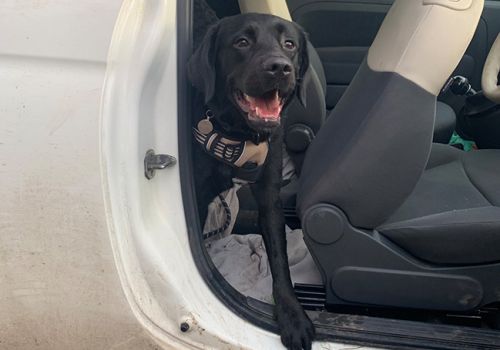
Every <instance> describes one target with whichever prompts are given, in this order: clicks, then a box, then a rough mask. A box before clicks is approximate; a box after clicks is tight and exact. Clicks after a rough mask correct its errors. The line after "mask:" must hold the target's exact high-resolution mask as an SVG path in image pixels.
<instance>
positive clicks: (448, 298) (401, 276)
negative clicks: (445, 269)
mask: <svg viewBox="0 0 500 350" xmlns="http://www.w3.org/2000/svg"><path fill="white" fill-rule="evenodd" d="M368 281H376V283H373V282H372V283H367V282H368ZM331 284H332V285H331V287H332V289H333V290H334V292H335V294H337V296H338V297H340V298H341V299H343V300H346V301H350V302H355V303H365V304H376V305H389V306H390V305H393V304H394V300H393V299H394V296H397V297H398V298H399V300H398V302H399V303H402V304H404V305H412V307H414V308H420V309H432V310H457V311H465V310H470V309H473V308H475V307H477V306H478V305H479V303H480V302H481V299H482V297H483V288H482V287H481V284H480V283H479V282H478V281H476V280H474V279H472V278H470V277H466V276H453V275H445V274H439V273H430V272H413V271H402V270H391V269H374V268H367V267H354V266H345V267H342V268H340V269H338V270H337V271H335V273H334V274H333V277H332V281H331ZM422 286H425V288H422Z"/></svg>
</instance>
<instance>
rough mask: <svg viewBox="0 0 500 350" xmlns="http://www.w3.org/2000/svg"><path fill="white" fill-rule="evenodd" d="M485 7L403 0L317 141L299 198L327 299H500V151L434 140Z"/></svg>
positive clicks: (450, 306) (435, 303) (476, 0)
mask: <svg viewBox="0 0 500 350" xmlns="http://www.w3.org/2000/svg"><path fill="white" fill-rule="evenodd" d="M483 6H484V1H483V0H458V1H450V0H423V1H406V0H396V1H395V2H394V4H393V6H392V8H391V10H390V11H389V13H388V14H387V17H386V19H385V20H384V23H383V25H382V27H381V28H380V30H379V33H378V34H377V37H376V39H375V41H374V43H373V45H372V46H371V48H370V50H369V53H368V56H367V58H366V60H365V62H364V63H363V64H362V66H361V68H360V69H359V71H358V73H357V75H356V77H355V78H354V80H353V81H352V83H351V85H350V86H349V88H348V90H347V91H346V93H345V94H344V96H343V97H342V99H341V101H340V102H339V104H338V105H337V107H336V109H335V110H334V112H333V114H332V116H331V117H330V118H328V120H327V121H326V122H325V124H324V125H323V126H322V128H321V130H320V131H319V132H318V135H317V136H316V138H315V139H314V141H313V142H312V143H311V145H310V147H309V150H308V153H307V155H306V158H305V160H304V166H303V169H302V176H301V178H300V188H299V193H298V199H297V204H298V212H299V214H300V217H301V219H302V226H303V229H304V237H305V240H306V243H307V245H308V247H309V249H310V251H311V253H312V255H313V257H314V259H315V261H316V263H317V265H318V267H319V268H320V270H321V273H322V276H323V280H324V282H325V286H326V290H327V303H329V304H350V305H360V304H361V305H381V306H393V307H408V308H421V309H433V310H453V311H464V310H472V309H474V308H477V307H479V306H482V305H486V304H489V303H492V302H496V301H499V299H500V297H499V295H498V290H500V278H498V276H500V263H499V262H500V249H498V247H500V151H498V150H482V151H475V152H471V153H465V152H461V151H459V150H457V149H454V148H452V147H451V146H446V145H440V144H434V145H432V133H433V124H434V115H435V111H436V96H437V95H438V93H439V91H440V88H441V86H442V85H443V83H444V82H445V80H446V79H447V78H448V76H449V75H450V74H451V72H452V71H453V69H454V68H455V67H456V65H457V64H458V62H459V61H460V58H461V57H462V55H463V53H464V51H465V49H466V48H467V45H468V44H469V42H470V40H471V39H472V36H473V34H474V31H475V28H476V26H477V23H478V20H479V18H480V15H481V12H482V9H483ZM403 24H404V26H403ZM444 46H446V48H447V50H440V48H442V47H444ZM367 86H368V87H377V88H376V89H375V88H374V89H373V91H375V92H376V93H373V94H365V93H364V91H365V90H366V88H367Z"/></svg>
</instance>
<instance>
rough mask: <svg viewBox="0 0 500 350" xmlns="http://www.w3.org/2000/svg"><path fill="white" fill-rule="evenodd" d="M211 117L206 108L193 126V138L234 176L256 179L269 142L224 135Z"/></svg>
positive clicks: (251, 180) (252, 180) (246, 179)
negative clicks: (227, 167)
mask: <svg viewBox="0 0 500 350" xmlns="http://www.w3.org/2000/svg"><path fill="white" fill-rule="evenodd" d="M212 118H213V113H212V112H211V111H210V110H207V112H206V113H205V119H202V120H200V121H199V122H198V125H197V127H196V128H193V134H194V138H195V140H196V141H197V142H198V143H199V144H200V145H201V146H202V147H203V150H204V151H205V152H206V153H208V154H209V155H210V156H212V157H214V158H215V159H217V160H219V161H221V162H223V163H225V164H227V165H229V166H231V167H232V168H233V177H234V178H236V179H238V180H243V181H246V182H255V181H257V180H258V179H259V177H260V175H261V172H262V166H263V165H264V163H265V162H266V158H267V153H268V151H269V142H268V141H264V142H260V143H258V144H255V143H253V142H252V141H241V140H232V139H229V138H227V137H224V136H222V135H221V134H220V133H219V132H217V131H216V130H214V126H213V124H212V122H211V121H210V119H212Z"/></svg>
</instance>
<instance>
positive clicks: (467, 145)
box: [449, 132, 477, 152]
mask: <svg viewBox="0 0 500 350" xmlns="http://www.w3.org/2000/svg"><path fill="white" fill-rule="evenodd" d="M449 144H450V145H457V144H458V145H462V147H463V149H464V151H465V152H469V151H473V150H474V149H477V146H476V144H475V143H474V141H469V140H464V139H463V138H461V137H460V136H459V135H458V134H457V133H456V132H453V135H452V136H451V139H450V142H449Z"/></svg>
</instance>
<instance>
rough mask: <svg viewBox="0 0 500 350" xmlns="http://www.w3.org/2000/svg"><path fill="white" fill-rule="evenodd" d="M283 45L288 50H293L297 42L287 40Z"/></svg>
mask: <svg viewBox="0 0 500 350" xmlns="http://www.w3.org/2000/svg"><path fill="white" fill-rule="evenodd" d="M283 47H284V48H285V49H287V50H293V49H295V43H294V42H293V41H291V40H285V42H284V43H283Z"/></svg>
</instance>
